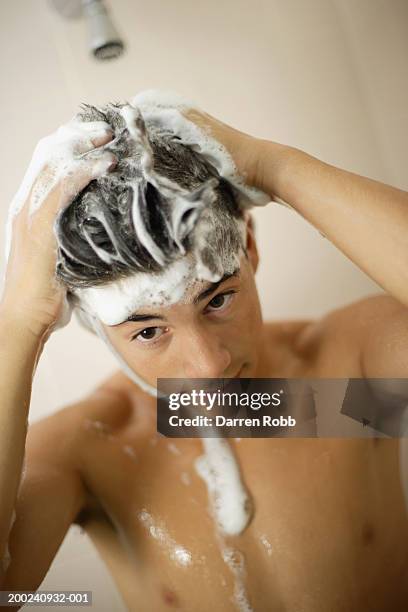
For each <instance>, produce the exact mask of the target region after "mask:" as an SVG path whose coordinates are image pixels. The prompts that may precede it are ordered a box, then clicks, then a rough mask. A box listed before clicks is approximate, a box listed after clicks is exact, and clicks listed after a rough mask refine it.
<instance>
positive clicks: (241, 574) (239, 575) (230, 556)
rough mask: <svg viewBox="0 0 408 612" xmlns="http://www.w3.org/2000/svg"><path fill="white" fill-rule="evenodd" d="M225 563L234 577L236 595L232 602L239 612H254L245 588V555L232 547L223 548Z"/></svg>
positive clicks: (234, 594)
mask: <svg viewBox="0 0 408 612" xmlns="http://www.w3.org/2000/svg"><path fill="white" fill-rule="evenodd" d="M221 552H222V558H223V561H224V563H226V565H227V566H228V567H229V569H230V570H231V572H232V574H233V576H234V593H233V597H232V601H233V602H234V603H235V605H236V607H237V609H238V610H239V612H254V609H253V608H252V606H251V605H250V603H249V600H248V594H247V592H246V588H245V559H244V555H243V554H242V553H241V552H240V551H239V550H237V549H236V548H232V547H231V546H225V545H224V546H223V547H222V549H221Z"/></svg>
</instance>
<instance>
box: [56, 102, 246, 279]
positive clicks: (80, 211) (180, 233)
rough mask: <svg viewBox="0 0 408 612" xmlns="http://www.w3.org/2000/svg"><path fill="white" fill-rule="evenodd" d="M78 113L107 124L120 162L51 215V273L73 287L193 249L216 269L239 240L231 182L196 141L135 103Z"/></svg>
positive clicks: (153, 268)
mask: <svg viewBox="0 0 408 612" xmlns="http://www.w3.org/2000/svg"><path fill="white" fill-rule="evenodd" d="M77 118H78V120H80V121H106V122H107V123H108V124H109V125H110V126H111V128H112V129H113V131H114V138H113V140H112V141H111V142H109V143H108V144H107V145H105V146H104V147H103V148H104V149H105V150H109V151H111V152H112V153H114V155H115V156H116V157H117V159H118V163H117V165H116V167H115V168H114V170H113V171H111V172H109V173H107V174H106V175H104V176H102V177H100V178H97V179H95V180H93V181H92V182H91V183H89V185H88V186H87V187H86V188H85V189H83V190H82V191H81V192H80V193H79V195H78V196H77V197H76V198H75V200H74V201H73V202H72V203H71V204H70V205H69V206H68V207H66V208H65V209H64V210H62V211H61V212H60V213H59V215H58V216H57V219H56V222H55V233H56V237H57V243H58V259H57V269H56V274H57V277H58V278H59V279H61V281H62V282H63V283H64V284H65V285H66V286H67V288H68V289H72V290H73V291H75V289H80V288H84V287H92V286H96V285H102V284H104V283H109V282H112V281H115V280H117V279H120V278H124V277H127V276H129V275H131V274H134V273H137V272H144V273H146V272H147V273H157V272H160V271H163V270H164V269H166V267H167V266H168V265H169V264H171V263H172V262H173V261H175V260H177V259H179V258H180V257H182V256H184V255H185V254H186V253H190V252H192V251H194V252H195V254H196V256H197V257H198V258H199V260H200V262H201V264H202V265H203V266H204V267H205V268H206V269H207V270H208V271H209V272H210V274H211V275H217V274H218V275H219V274H220V271H221V269H222V261H224V260H225V257H228V254H232V253H237V252H238V251H239V249H240V248H243V247H244V245H243V244H242V233H240V231H239V224H238V223H237V221H239V220H242V218H243V211H242V209H241V208H240V206H239V203H238V197H237V194H236V193H235V191H234V186H233V185H232V184H231V183H230V182H229V181H228V180H227V179H225V178H223V177H222V176H220V174H219V173H218V171H217V169H216V168H215V166H214V165H213V164H212V163H211V161H210V160H209V159H208V158H206V157H205V156H204V155H203V154H202V153H201V152H200V151H199V150H198V149H197V148H195V147H194V146H192V145H187V144H183V142H182V140H181V139H180V137H179V136H176V135H175V134H174V132H172V131H171V129H170V128H163V125H161V126H159V125H155V124H154V123H150V124H149V122H148V121H147V120H144V118H143V116H142V114H141V112H140V110H139V109H137V108H135V107H132V106H129V105H122V104H109V105H107V106H105V107H103V108H96V107H94V106H89V105H84V106H83V107H82V109H81V112H80V113H79V114H78V116H77ZM198 228H200V229H199V230H198Z"/></svg>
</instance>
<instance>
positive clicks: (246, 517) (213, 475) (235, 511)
mask: <svg viewBox="0 0 408 612" xmlns="http://www.w3.org/2000/svg"><path fill="white" fill-rule="evenodd" d="M202 442H203V447H204V451H205V452H204V454H203V455H201V456H200V457H198V459H196V462H195V469H196V472H197V473H198V475H199V476H200V477H201V478H202V479H203V480H204V482H205V483H206V485H207V489H208V493H209V497H210V503H211V511H212V514H213V516H214V518H215V520H216V523H217V525H218V528H219V530H220V532H221V533H222V534H224V535H228V536H233V535H238V534H240V533H242V531H243V530H244V529H245V528H246V527H247V525H248V523H249V521H250V518H251V502H250V498H249V496H248V494H247V492H246V490H245V487H244V485H243V483H242V480H241V475H240V472H239V467H238V463H237V461H236V459H235V457H234V454H233V451H232V449H231V447H230V445H229V444H228V441H227V440H226V439H224V438H203V439H202Z"/></svg>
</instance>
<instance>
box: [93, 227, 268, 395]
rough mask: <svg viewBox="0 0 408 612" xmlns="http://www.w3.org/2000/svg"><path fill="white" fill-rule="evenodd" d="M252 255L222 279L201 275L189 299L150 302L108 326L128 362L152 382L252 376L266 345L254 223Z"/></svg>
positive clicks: (249, 237) (249, 240)
mask: <svg viewBox="0 0 408 612" xmlns="http://www.w3.org/2000/svg"><path fill="white" fill-rule="evenodd" d="M247 256H248V257H245V255H244V254H242V256H241V259H240V267H239V269H238V270H237V272H236V273H235V274H234V275H232V276H230V277H229V278H227V279H225V280H224V281H223V282H221V283H210V282H208V281H202V280H197V281H196V282H195V283H194V284H193V285H191V286H190V287H189V289H188V293H187V294H186V296H185V299H183V302H178V303H176V304H173V305H171V306H168V307H163V308H156V307H153V306H146V307H142V308H138V309H137V311H135V312H134V313H133V315H134V316H132V318H133V319H134V320H132V321H126V322H124V323H120V324H119V325H113V326H108V325H103V328H104V330H105V333H106V335H107V336H108V338H109V340H110V342H111V343H112V345H113V346H114V348H115V349H116V350H117V351H118V352H119V353H120V354H121V356H122V357H123V358H124V360H125V361H126V363H127V364H128V365H129V366H130V368H131V369H132V370H134V371H135V372H136V373H137V374H138V375H139V376H141V377H142V378H143V379H144V380H145V381H146V382H147V383H149V384H150V385H152V386H156V379H157V378H213V377H217V378H227V377H234V376H237V375H238V374H239V375H240V376H243V377H251V376H253V375H254V374H255V372H256V371H257V367H258V365H259V363H258V362H259V358H260V354H261V346H262V315H261V309H260V304H259V297H258V292H257V288H256V285H255V278H254V274H255V271H256V267H257V264H258V256H257V251H256V244H255V241H254V238H253V234H252V228H251V227H250V226H248V230H247Z"/></svg>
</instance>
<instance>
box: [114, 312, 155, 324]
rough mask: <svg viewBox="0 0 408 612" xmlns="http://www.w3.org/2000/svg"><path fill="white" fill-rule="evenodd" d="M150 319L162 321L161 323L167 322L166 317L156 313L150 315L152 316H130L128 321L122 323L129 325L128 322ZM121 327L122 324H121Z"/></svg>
mask: <svg viewBox="0 0 408 612" xmlns="http://www.w3.org/2000/svg"><path fill="white" fill-rule="evenodd" d="M150 319H160V320H161V321H165V320H166V319H165V317H163V316H162V315H158V314H155V313H153V312H152V313H150V314H136V313H134V314H131V315H129V316H128V318H127V319H125V320H124V321H122V323H127V322H128V321H149V320H150ZM119 325H121V324H119Z"/></svg>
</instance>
